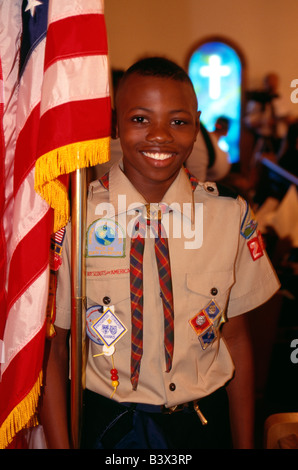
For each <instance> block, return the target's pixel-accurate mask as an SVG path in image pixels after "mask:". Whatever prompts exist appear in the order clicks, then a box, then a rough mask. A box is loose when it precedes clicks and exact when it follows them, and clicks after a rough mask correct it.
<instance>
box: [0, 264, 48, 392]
mask: <svg viewBox="0 0 298 470" xmlns="http://www.w3.org/2000/svg"><path fill="white" fill-rule="evenodd" d="M48 283H49V272H48V270H47V269H46V270H45V271H44V272H43V273H42V274H41V275H40V276H39V277H38V278H37V279H36V280H35V282H33V283H32V284H31V286H30V289H27V291H26V292H24V294H23V295H22V296H21V297H20V298H19V299H18V300H17V301H16V302H15V303H14V304H13V306H12V307H11V309H10V311H9V316H8V318H7V322H6V325H5V334H4V343H5V363H4V364H3V366H2V369H1V370H2V374H3V376H5V374H4V372H6V370H9V369H10V366H11V361H12V360H13V359H14V357H15V356H17V354H18V353H19V352H20V351H21V350H22V348H23V347H24V346H25V345H26V344H27V343H28V342H29V341H31V340H32V339H33V338H34V337H35V336H36V335H37V334H39V332H40V330H41V328H42V327H43V324H44V321H45V319H44V315H42V314H41V315H39V316H38V317H36V316H34V315H33V313H34V312H35V311H39V312H42V311H43V309H44V305H45V303H46V302H47V297H48V292H47V289H45V286H46V285H48ZM41 352H42V351H41ZM36 359H37V361H36V362H37V363H38V364H39V366H40V360H41V358H40V357H39V356H37V357H36ZM1 386H2V384H1ZM1 396H2V391H1Z"/></svg>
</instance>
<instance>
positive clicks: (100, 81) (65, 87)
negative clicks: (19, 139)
mask: <svg viewBox="0 0 298 470" xmlns="http://www.w3.org/2000/svg"><path fill="white" fill-rule="evenodd" d="M98 68H100V69H103V70H106V71H107V69H108V64H107V57H106V56H87V57H76V58H71V59H64V60H60V61H59V62H55V63H54V64H53V65H52V66H51V67H49V68H48V69H47V71H46V72H45V75H44V82H43V83H44V88H45V89H44V92H43V96H42V101H41V108H40V111H41V115H43V114H45V113H46V111H48V110H49V109H51V108H53V107H54V106H59V105H61V104H64V103H66V102H68V101H76V100H79V99H96V98H106V97H107V96H108V95H109V81H108V77H107V75H106V76H103V77H101V78H100V77H97V75H96V74H92V73H90V70H96V69H98ZM56 76H60V77H61V79H60V80H59V82H57V81H56V80H55V77H56Z"/></svg>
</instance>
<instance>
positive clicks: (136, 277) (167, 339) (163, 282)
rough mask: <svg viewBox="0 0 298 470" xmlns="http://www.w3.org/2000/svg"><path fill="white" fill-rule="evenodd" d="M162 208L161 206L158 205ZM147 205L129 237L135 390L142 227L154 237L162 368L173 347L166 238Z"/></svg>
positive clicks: (169, 360) (140, 314)
mask: <svg viewBox="0 0 298 470" xmlns="http://www.w3.org/2000/svg"><path fill="white" fill-rule="evenodd" d="M162 207H163V208H165V205H163V206H162ZM148 209H149V210H150V207H149V205H147V206H146V210H147V214H148V218H147V219H146V218H144V217H143V216H142V215H140V216H139V218H138V221H137V227H136V228H137V235H136V236H134V237H133V238H132V240H131V249H130V288H131V323H132V333H131V335H132V341H131V383H132V387H133V389H134V390H136V389H137V386H138V380H139V373H140V365H141V359H142V355H143V305H144V301H143V255H144V246H145V237H146V226H149V225H150V227H151V230H152V232H153V234H154V238H155V243H154V246H155V256H156V262H157V268H158V274H159V286H160V295H161V298H162V302H163V311H164V348H165V359H166V371H167V372H169V371H170V370H171V367H172V359H173V350H174V308H173V293H172V280H171V268H170V259H169V249H168V239H167V236H166V234H165V231H164V228H163V226H162V223H161V217H162V212H161V210H159V216H158V218H157V219H155V218H153V219H151V218H150V212H149V211H148Z"/></svg>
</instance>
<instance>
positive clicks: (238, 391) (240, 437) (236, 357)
mask: <svg viewBox="0 0 298 470" xmlns="http://www.w3.org/2000/svg"><path fill="white" fill-rule="evenodd" d="M222 334H223V337H224V339H225V342H226V344H227V346H228V349H229V351H230V354H231V356H232V359H233V362H234V364H235V374H234V377H233V379H232V380H231V381H230V382H229V384H228V385H227V392H228V397H229V406H230V421H231V430H232V439H233V445H234V448H235V449H252V448H253V447H254V412H255V396H254V395H255V393H254V365H253V353H252V345H251V340H250V337H249V328H248V326H247V316H246V315H245V314H243V315H239V316H237V317H233V318H230V319H229V320H228V322H227V323H225V324H224V325H223V330H222Z"/></svg>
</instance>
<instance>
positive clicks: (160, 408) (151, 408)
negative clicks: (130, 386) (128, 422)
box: [120, 400, 208, 426]
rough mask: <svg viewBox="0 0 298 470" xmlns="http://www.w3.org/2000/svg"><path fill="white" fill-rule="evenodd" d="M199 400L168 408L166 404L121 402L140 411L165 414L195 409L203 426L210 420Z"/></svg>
mask: <svg viewBox="0 0 298 470" xmlns="http://www.w3.org/2000/svg"><path fill="white" fill-rule="evenodd" d="M198 401H199V400H193V401H189V402H187V403H181V404H179V405H175V406H171V407H169V408H167V407H166V406H165V405H147V404H144V403H123V402H122V403H120V404H121V405H123V406H126V407H128V408H130V409H132V410H139V411H145V412H147V413H162V414H165V415H171V414H173V413H177V412H179V411H187V410H189V411H193V410H194V411H195V412H196V413H197V415H198V417H199V418H200V421H201V423H202V425H203V426H205V425H206V424H207V423H208V421H207V419H206V418H205V416H204V415H203V413H202V411H201V410H200V408H199V405H198Z"/></svg>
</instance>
